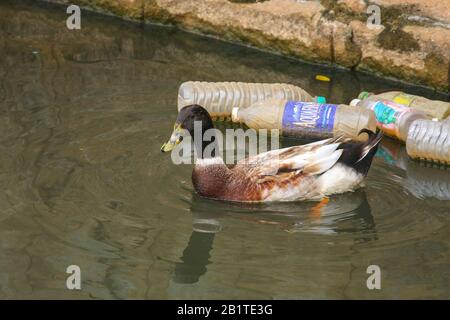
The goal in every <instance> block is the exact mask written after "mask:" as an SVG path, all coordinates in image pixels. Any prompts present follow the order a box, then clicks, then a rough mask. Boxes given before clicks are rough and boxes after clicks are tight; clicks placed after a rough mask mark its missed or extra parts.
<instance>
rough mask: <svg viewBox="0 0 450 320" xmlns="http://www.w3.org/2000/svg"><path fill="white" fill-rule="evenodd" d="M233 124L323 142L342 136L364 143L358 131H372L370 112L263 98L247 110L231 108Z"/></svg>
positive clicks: (373, 129) (365, 137) (348, 107)
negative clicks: (323, 140)
mask: <svg viewBox="0 0 450 320" xmlns="http://www.w3.org/2000/svg"><path fill="white" fill-rule="evenodd" d="M232 121H233V122H242V123H245V124H246V125H247V126H248V127H249V128H253V129H279V130H280V131H281V134H282V135H284V136H295V137H300V138H317V139H319V138H320V139H324V138H328V137H332V136H336V135H339V134H344V135H345V136H346V137H349V138H351V139H353V140H360V141H362V140H366V139H367V135H365V134H361V135H359V136H358V133H359V132H360V130H361V129H364V128H367V129H369V130H372V131H375V130H376V120H375V116H374V114H373V112H371V111H369V110H365V109H363V108H357V107H350V106H347V105H335V104H320V103H316V102H300V101H289V100H285V99H267V100H264V101H259V102H256V103H255V104H253V105H252V106H250V107H249V108H244V109H242V108H233V112H232Z"/></svg>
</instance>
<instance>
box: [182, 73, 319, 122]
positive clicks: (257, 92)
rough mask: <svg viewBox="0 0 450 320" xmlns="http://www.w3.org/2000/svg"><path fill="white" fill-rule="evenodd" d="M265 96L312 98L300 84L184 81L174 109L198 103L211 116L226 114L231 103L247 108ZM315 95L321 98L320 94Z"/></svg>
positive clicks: (292, 98)
mask: <svg viewBox="0 0 450 320" xmlns="http://www.w3.org/2000/svg"><path fill="white" fill-rule="evenodd" d="M268 98H278V99H288V100H299V101H313V100H314V98H313V97H312V96H311V95H310V94H309V93H308V92H306V91H305V90H303V89H302V88H300V87H297V86H294V85H292V84H287V83H245V82H202V81H188V82H184V83H182V84H181V86H180V88H179V90H178V110H180V109H181V108H183V107H184V106H186V105H189V104H199V105H201V106H202V107H204V108H205V109H206V110H208V112H209V114H210V115H211V117H213V118H222V117H230V116H231V109H232V108H233V107H237V108H247V107H249V106H250V105H252V104H253V103H255V102H257V101H261V100H264V99H268ZM317 99H319V100H318V101H321V99H324V98H323V97H317ZM323 102H325V101H323Z"/></svg>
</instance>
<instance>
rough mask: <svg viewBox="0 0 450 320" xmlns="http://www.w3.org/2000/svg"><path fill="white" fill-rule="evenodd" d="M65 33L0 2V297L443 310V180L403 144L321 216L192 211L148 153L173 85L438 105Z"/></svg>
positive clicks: (215, 54)
mask: <svg viewBox="0 0 450 320" xmlns="http://www.w3.org/2000/svg"><path fill="white" fill-rule="evenodd" d="M66 17H67V15H66V14H65V8H63V7H47V6H43V5H39V6H37V5H30V3H23V2H17V1H15V3H14V4H13V3H12V2H6V1H3V2H2V3H1V4H0V34H1V36H0V39H1V41H0V57H1V59H0V79H1V80H0V84H1V85H0V188H1V192H0V298H57V299H61V298H77V299H78V298H94V299H105V298H106V299H107V298H137V299H155V298H158V299H166V298H245V299H246V298H262V299H282V298H449V296H450V289H449V283H450V271H449V270H450V268H449V267H450V251H449V245H450V241H449V239H450V237H449V231H450V215H449V214H450V201H449V198H450V197H449V196H448V193H449V192H450V191H449V190H448V188H449V179H450V172H449V170H448V169H447V170H445V169H442V168H435V167H427V165H424V164H419V163H414V162H411V161H409V160H408V159H407V157H406V156H405V154H404V147H403V146H400V145H398V144H396V143H395V142H393V141H391V140H386V141H385V143H384V144H383V149H382V150H380V152H379V153H378V156H377V158H376V159H375V160H374V165H373V167H372V169H371V171H370V174H369V177H368V179H367V181H366V187H365V188H363V189H360V190H358V191H357V192H355V193H348V194H344V195H340V196H335V197H332V198H331V199H330V202H329V203H328V205H326V206H323V207H318V206H317V203H314V202H303V203H281V204H261V205H243V204H231V203H224V202H216V201H211V200H206V199H202V198H199V197H198V196H196V195H195V194H194V191H193V188H192V185H191V182H190V174H191V169H192V167H191V166H188V165H185V166H174V165H173V164H172V163H171V161H170V157H169V156H168V155H167V154H161V153H160V151H159V148H160V146H161V144H162V143H163V142H164V141H165V140H166V139H167V138H168V136H169V134H170V131H171V128H172V125H173V122H174V120H175V118H176V112H177V108H176V100H177V94H176V93H177V90H178V86H179V84H181V83H182V82H184V81H187V80H205V81H252V82H290V83H293V84H295V85H299V86H301V87H303V88H305V89H306V90H308V91H309V92H311V93H312V94H315V95H324V96H326V97H327V98H328V100H329V101H332V102H336V103H342V102H348V101H350V99H351V98H354V97H356V96H357V94H358V93H359V92H360V91H362V90H369V91H372V90H375V91H379V90H382V89H401V90H404V91H408V92H411V93H416V94H422V95H426V96H427V97H428V98H433V99H439V98H440V99H448V97H442V96H439V95H437V94H433V93H432V92H429V91H427V90H425V89H419V88H411V87H405V86H403V85H399V84H396V83H393V82H388V81H385V80H380V79H378V78H374V77H370V76H367V75H362V74H357V73H349V72H345V71H338V70H334V71H333V70H329V69H326V68H323V67H319V66H309V65H304V64H302V63H299V62H296V61H293V60H289V59H285V58H281V57H278V56H274V55H270V54H265V53H261V52H258V51H255V50H252V49H248V48H244V47H240V46H235V45H231V44H226V43H222V42H219V41H216V40H212V39H207V38H202V37H197V36H193V35H189V34H186V33H183V32H181V31H176V30H174V29H170V28H160V27H150V26H148V27H145V28H141V27H139V26H135V25H130V24H127V23H124V22H120V21H118V20H115V19H112V18H107V17H99V16H95V15H91V14H87V13H84V12H83V16H82V30H81V31H68V30H67V29H65V19H66ZM317 73H320V74H326V75H329V76H331V77H332V78H333V81H332V82H331V83H322V82H317V81H315V80H314V76H315V75H316V74H317ZM294 143H298V142H295V141H287V140H285V141H283V144H284V145H289V144H294ZM371 264H376V265H378V266H380V268H381V272H382V280H381V286H382V289H381V290H372V291H371V290H368V289H367V287H366V279H367V277H368V276H369V275H368V274H366V269H367V267H368V266H369V265H371ZM69 265H79V266H80V267H81V270H82V290H80V291H76V290H75V291H70V290H67V289H66V287H65V283H66V277H67V276H68V275H67V274H66V273H65V270H66V268H67V267H68V266H69Z"/></svg>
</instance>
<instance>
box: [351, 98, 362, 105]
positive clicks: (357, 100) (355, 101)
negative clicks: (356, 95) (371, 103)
mask: <svg viewBox="0 0 450 320" xmlns="http://www.w3.org/2000/svg"><path fill="white" fill-rule="evenodd" d="M360 102H361V99H353V100H352V101H350V105H351V106H352V107H356V106H358V103H360Z"/></svg>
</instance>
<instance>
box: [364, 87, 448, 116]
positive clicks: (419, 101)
mask: <svg viewBox="0 0 450 320" xmlns="http://www.w3.org/2000/svg"><path fill="white" fill-rule="evenodd" d="M369 97H371V98H375V99H378V100H389V101H393V102H395V103H398V104H401V105H404V106H407V107H410V108H413V109H416V110H420V111H423V112H425V113H426V114H427V115H428V116H430V118H436V119H438V120H442V119H444V118H446V117H448V116H450V102H445V101H439V100H430V99H427V98H424V97H421V96H415V95H412V94H407V93H404V92H401V91H389V92H384V93H380V94H377V95H374V94H373V93H371V92H367V91H363V92H361V93H360V94H359V96H358V99H360V100H364V99H367V98H369Z"/></svg>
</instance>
